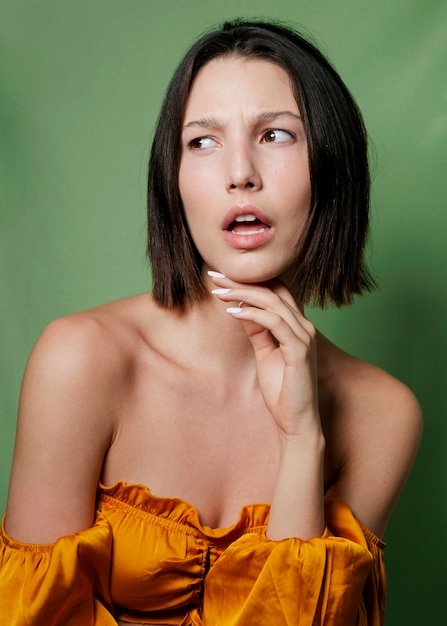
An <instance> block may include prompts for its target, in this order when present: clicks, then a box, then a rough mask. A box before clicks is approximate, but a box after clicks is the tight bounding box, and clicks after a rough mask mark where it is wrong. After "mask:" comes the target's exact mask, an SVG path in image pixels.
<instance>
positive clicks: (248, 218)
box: [235, 213, 256, 222]
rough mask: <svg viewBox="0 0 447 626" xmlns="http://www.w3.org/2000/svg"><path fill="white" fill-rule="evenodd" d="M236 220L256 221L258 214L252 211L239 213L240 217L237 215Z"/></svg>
mask: <svg viewBox="0 0 447 626" xmlns="http://www.w3.org/2000/svg"><path fill="white" fill-rule="evenodd" d="M235 221H236V222H255V221H256V216H255V215H252V214H251V213H249V214H248V215H239V217H237V218H236V220H235Z"/></svg>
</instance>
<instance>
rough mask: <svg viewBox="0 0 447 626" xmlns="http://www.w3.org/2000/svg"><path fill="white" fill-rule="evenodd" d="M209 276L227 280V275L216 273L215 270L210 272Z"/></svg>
mask: <svg viewBox="0 0 447 626" xmlns="http://www.w3.org/2000/svg"><path fill="white" fill-rule="evenodd" d="M207 274H208V276H212V277H213V278H226V276H225V274H221V273H220V272H214V271H213V270H208V272H207Z"/></svg>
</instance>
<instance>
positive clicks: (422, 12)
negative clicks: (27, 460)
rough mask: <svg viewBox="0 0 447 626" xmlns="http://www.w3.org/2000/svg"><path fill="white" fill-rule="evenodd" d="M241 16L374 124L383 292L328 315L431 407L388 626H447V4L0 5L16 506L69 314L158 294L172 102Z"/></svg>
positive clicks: (393, 531)
mask: <svg viewBox="0 0 447 626" xmlns="http://www.w3.org/2000/svg"><path fill="white" fill-rule="evenodd" d="M235 16H250V17H277V18H280V19H286V20H290V21H291V22H292V23H294V24H295V25H297V26H301V27H302V28H303V30H304V32H306V33H307V34H309V35H310V36H311V37H313V38H314V39H315V40H316V41H317V42H318V43H319V44H320V45H321V46H322V47H323V49H324V50H325V51H326V52H327V54H328V55H329V56H330V58H331V59H332V60H333V62H334V63H335V65H336V67H337V68H338V69H339V71H340V72H341V74H342V76H343V77H344V78H345V80H346V82H347V83H348V85H349V86H350V87H351V89H352V91H353V92H354V94H355V96H356V98H357V100H358V102H359V104H360V106H361V108H362V110H363V112H364V115H365V118H366V122H367V126H368V129H369V133H370V136H371V140H372V143H373V146H374V148H373V172H374V194H373V235H372V239H371V246H370V253H371V259H372V267H373V270H374V272H375V274H376V275H377V276H378V279H379V283H380V287H381V288H380V290H379V291H377V292H375V293H374V294H371V295H368V296H367V297H364V298H363V299H361V300H359V301H358V302H357V303H356V304H355V305H354V306H353V307H352V308H350V309H343V310H329V311H325V312H320V311H311V312H310V316H311V318H312V319H313V320H314V321H315V322H316V323H317V325H319V327H320V328H321V329H322V330H323V332H326V333H327V334H328V335H329V336H330V337H331V338H332V339H333V340H334V341H335V342H337V343H338V344H339V345H341V346H342V347H344V348H345V349H347V350H349V351H352V352H354V353H355V354H357V355H359V356H361V357H364V358H366V359H369V360H371V361H373V362H375V363H377V364H378V365H380V366H382V367H384V368H385V369H387V370H389V371H391V372H392V373H393V374H394V375H396V376H397V377H399V378H401V379H402V380H404V381H405V382H406V383H407V384H408V385H409V386H410V387H411V388H412V389H413V390H414V391H415V392H416V394H417V395H418V397H419V399H420V402H421V404H422V407H423V410H424V413H425V435H424V440H423V444H422V447H421V451H420V455H419V457H418V460H417V463H416V465H415V468H414V471H413V474H412V476H411V478H410V481H409V483H408V485H407V487H406V489H405V491H404V493H403V496H402V498H401V500H400V502H399V504H398V507H397V509H396V511H395V514H394V517H393V518H392V521H391V523H390V525H389V529H388V531H387V535H386V539H387V540H388V542H389V546H388V548H387V563H388V577H389V611H388V618H387V625H388V626H401V625H405V626H412V625H414V626H422V625H423V626H425V625H426V624H427V625H430V626H435V625H437V624H440V625H441V624H444V623H447V622H446V621H445V620H446V617H447V609H446V603H445V600H444V598H443V594H444V586H445V582H446V580H447V572H446V569H447V568H446V565H445V561H446V558H447V550H446V532H445V526H444V524H446V521H447V516H446V511H447V499H446V489H445V486H446V462H445V457H444V454H445V453H444V450H445V447H446V443H445V439H446V435H447V423H446V421H445V419H444V414H445V403H444V402H442V400H444V395H445V391H444V385H445V376H446V371H445V362H446V357H445V355H446V353H447V340H446V332H445V327H444V324H445V319H446V314H447V284H446V278H445V277H446V252H445V244H444V239H445V237H446V235H447V228H446V226H447V217H446V211H445V209H446V197H447V185H446V178H447V173H446V165H447V158H446V134H447V43H446V42H447V3H446V1H445V0H438V1H436V0H425V1H424V2H421V1H417V0H363V1H361V0H359V1H355V0H276V1H275V2H272V0H226V1H225V2H221V1H216V0H184V1H181V0H177V1H175V0H163V2H159V1H155V0H154V1H152V0H128V1H124V0H121V1H119V0H102V1H101V0H76V1H75V2H73V0H54V1H49V0H27V1H23V0H6V1H5V0H0V89H1V95H0V133H1V136H0V201H1V207H0V211H1V212H0V220H1V233H0V237H1V240H0V245H1V247H0V259H1V266H0V340H1V351H0V368H1V378H0V394H1V397H0V400H1V421H0V429H1V434H0V509H1V510H3V509H4V505H5V502H6V493H7V484H8V476H9V468H10V462H11V457H12V451H13V440H14V431H15V419H16V411H17V399H18V394H19V388H20V381H21V377H22V373H23V369H24V366H25V362H26V359H27V356H28V354H29V352H30V350H31V348H32V346H33V344H34V342H35V340H36V339H37V336H38V334H39V333H40V331H41V330H42V328H43V327H44V326H45V324H47V323H48V322H49V321H50V320H51V319H53V318H55V317H59V316H61V315H64V314H67V313H69V312H72V311H76V310H80V309H84V308H87V307H91V306H94V305H96V304H99V303H101V302H104V301H107V300H111V299H114V298H119V297H122V296H126V295H130V294H132V293H136V292H139V291H142V290H145V289H147V288H148V287H149V284H150V283H149V271H148V268H147V264H146V261H145V256H144V248H145V179H146V163H147V158H148V151H149V145H150V139H151V134H152V129H153V126H154V122H155V119H156V116H157V112H158V108H159V105H160V102H161V98H162V94H163V91H164V88H165V87H166V84H167V81H168V80H169V77H170V75H171V73H172V71H173V68H174V66H175V64H176V62H177V61H178V59H179V57H180V56H181V54H182V53H183V52H184V51H185V49H186V47H187V45H188V44H189V43H190V42H191V41H192V40H193V39H194V38H195V37H196V36H197V35H198V34H199V33H201V32H202V31H203V30H204V29H206V28H207V27H209V26H210V25H212V24H215V23H216V22H219V21H221V20H222V19H224V18H229V17H235Z"/></svg>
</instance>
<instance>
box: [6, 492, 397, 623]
mask: <svg viewBox="0 0 447 626" xmlns="http://www.w3.org/2000/svg"><path fill="white" fill-rule="evenodd" d="M325 511H326V524H327V526H326V530H325V532H324V534H323V535H322V537H319V538H315V539H310V540H308V541H302V540H300V539H284V540H282V541H270V540H268V539H266V537H265V529H266V524H267V519H268V513H269V506H268V505H267V504H254V505H249V506H245V507H243V509H242V510H241V513H240V517H239V520H238V521H237V522H236V523H235V524H234V525H233V526H231V527H230V528H224V529H212V528H208V527H207V526H203V525H202V524H201V523H200V520H199V516H198V512H197V510H196V509H195V508H194V507H193V506H192V505H191V504H189V503H188V502H185V501H184V500H179V499H172V498H159V497H157V496H155V495H153V494H152V493H151V492H150V491H149V490H148V489H147V488H146V487H144V486H142V485H127V484H125V483H123V482H120V483H117V484H116V485H114V486H113V487H103V486H100V487H99V489H98V507H97V513H96V518H95V523H94V525H93V527H92V528H89V529H87V530H83V531H81V532H79V533H77V534H76V535H73V536H67V537H62V538H60V539H58V540H57V541H56V543H54V544H46V545H34V544H26V543H21V542H18V541H14V540H13V539H11V538H10V537H8V536H7V535H6V533H5V529H4V521H3V525H2V530H1V534H0V624H5V625H6V624H7V625H8V626H25V625H26V626H67V625H68V624H69V625H70V626H87V625H88V626H111V625H116V619H121V620H123V621H125V622H129V623H142V624H176V625H178V626H180V625H181V626H264V625H265V626H289V625H298V624H299V626H316V625H320V624H325V625H327V626H351V625H352V626H381V625H382V624H383V620H384V610H385V571H384V565H383V549H384V547H385V544H384V543H383V542H382V541H381V540H380V539H378V538H377V537H376V536H375V535H374V534H373V533H372V532H371V531H370V530H368V529H367V528H366V527H365V526H363V525H362V524H361V523H360V522H359V521H357V520H356V519H355V518H354V516H353V514H352V512H351V510H350V508H349V507H348V506H347V504H345V503H344V502H343V501H342V500H338V499H335V498H325Z"/></svg>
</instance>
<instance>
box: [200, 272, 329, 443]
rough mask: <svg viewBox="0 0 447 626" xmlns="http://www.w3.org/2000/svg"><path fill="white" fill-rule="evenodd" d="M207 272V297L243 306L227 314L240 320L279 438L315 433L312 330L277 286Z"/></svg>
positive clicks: (282, 287)
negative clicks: (209, 283) (209, 291)
mask: <svg viewBox="0 0 447 626" xmlns="http://www.w3.org/2000/svg"><path fill="white" fill-rule="evenodd" d="M214 274H215V273H212V274H211V275H210V277H211V279H212V281H213V282H214V283H215V285H216V286H217V287H218V289H213V291H212V293H213V294H214V295H216V296H217V297H218V298H219V299H220V300H222V301H223V302H234V301H236V302H238V301H241V302H242V303H243V304H242V305H241V306H240V307H237V308H229V309H227V311H228V312H229V314H230V315H232V316H233V317H235V318H236V319H239V320H241V323H242V325H243V327H244V330H245V332H246V334H247V337H248V338H249V339H250V341H251V344H252V346H253V350H254V352H255V356H256V364H257V373H258V381H259V385H260V388H261V391H262V394H263V397H264V401H265V403H266V405H267V407H268V409H269V410H270V412H271V413H272V415H273V418H274V420H275V422H276V425H277V427H278V429H279V432H280V435H282V436H284V437H285V438H286V439H290V438H295V437H299V436H301V435H303V434H308V433H315V432H318V433H321V432H322V429H321V422H320V417H319V411H318V388H317V354H316V331H315V328H314V326H313V325H312V324H311V323H310V322H309V321H308V320H307V319H306V318H305V317H304V315H303V313H302V312H301V311H300V309H299V307H298V306H297V304H296V302H295V300H294V299H293V297H292V296H291V294H290V293H289V291H288V290H287V288H286V287H285V285H284V284H283V283H282V282H281V281H279V280H275V281H269V282H268V283H265V284H244V283H236V282H234V281H232V280H230V279H228V278H226V277H222V278H221V277H219V276H216V275H214Z"/></svg>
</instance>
